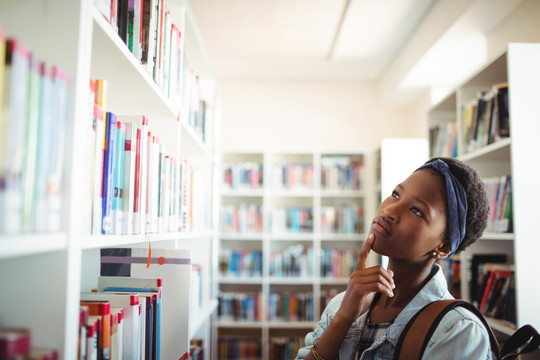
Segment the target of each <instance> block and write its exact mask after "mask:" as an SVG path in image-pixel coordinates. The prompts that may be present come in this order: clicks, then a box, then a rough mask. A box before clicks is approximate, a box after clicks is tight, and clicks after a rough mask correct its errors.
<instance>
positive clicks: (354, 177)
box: [321, 155, 364, 190]
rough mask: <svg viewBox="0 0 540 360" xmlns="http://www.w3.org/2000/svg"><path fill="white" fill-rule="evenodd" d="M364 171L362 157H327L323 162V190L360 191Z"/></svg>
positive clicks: (324, 157)
mask: <svg viewBox="0 0 540 360" xmlns="http://www.w3.org/2000/svg"><path fill="white" fill-rule="evenodd" d="M363 171H364V164H363V163H362V161H361V158H360V157H357V156H330V155H325V156H323V158H322V160H321V189H324V190H360V189H361V188H362V176H363Z"/></svg>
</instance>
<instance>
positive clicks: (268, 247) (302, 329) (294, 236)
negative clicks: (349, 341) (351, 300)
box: [217, 149, 371, 360]
mask: <svg viewBox="0 0 540 360" xmlns="http://www.w3.org/2000/svg"><path fill="white" fill-rule="evenodd" d="M324 155H345V156H353V155H354V156H356V155H357V156H360V157H362V162H363V166H364V167H363V170H362V178H361V189H360V190H359V191H357V190H354V191H351V190H342V191H341V190H340V191H335V190H323V189H321V187H320V183H321V176H320V175H321V158H322V156H324ZM368 157H369V154H368V153H367V152H365V151H364V150H343V151H342V150H338V151H336V150H324V149H317V150H296V149H266V150H257V149H250V150H237V151H235V150H230V151H224V152H223V153H222V157H221V163H222V165H223V164H224V163H225V162H231V161H235V160H236V161H254V160H258V161H260V162H262V163H263V169H264V170H263V171H264V180H263V181H264V182H263V187H262V189H255V190H251V189H247V190H242V189H239V190H234V189H233V190H231V189H224V188H223V186H222V188H221V192H220V193H221V201H222V204H223V202H224V201H225V202H227V201H229V200H228V199H231V198H234V199H242V198H243V199H250V198H252V199H253V198H255V199H257V201H258V203H260V204H262V208H263V218H264V221H263V231H262V233H254V234H253V233H251V234H242V233H220V237H219V238H220V242H219V243H220V247H225V248H229V247H236V248H244V246H243V244H248V243H249V244H250V245H249V246H252V247H253V246H256V247H258V249H260V250H262V253H263V265H262V276H260V277H239V278H236V277H222V276H220V277H219V278H218V283H219V286H227V287H228V288H229V289H230V288H238V289H242V288H245V286H251V288H253V287H258V288H260V291H261V294H262V297H263V302H264V311H265V318H264V319H265V320H264V321H256V322H248V321H241V322H240V321H239V322H234V321H221V320H218V321H217V327H218V329H225V330H226V331H227V332H228V333H230V332H236V331H239V332H240V333H242V331H243V330H245V329H252V330H255V329H257V330H259V331H260V333H258V335H259V337H260V339H261V344H262V346H261V347H262V359H264V360H266V359H268V358H269V356H270V354H269V340H270V338H271V337H272V336H273V334H281V333H283V334H285V335H284V336H287V335H290V334H291V333H294V335H295V336H302V337H303V336H305V335H306V334H307V333H308V332H309V331H311V330H313V328H314V326H315V325H316V322H317V321H318V318H319V317H320V313H321V312H322V310H324V309H321V307H320V301H319V299H320V296H321V292H322V291H323V290H324V288H328V287H332V286H334V287H337V288H338V289H340V291H342V290H345V289H346V287H347V284H348V282H349V278H348V276H347V277H343V278H323V277H321V276H320V254H321V248H322V247H323V246H324V245H327V246H329V245H330V244H331V246H332V247H334V246H337V247H347V248H351V249H353V250H359V249H360V248H361V246H362V244H363V241H364V239H365V234H364V233H360V234H329V233H322V232H321V222H320V219H321V206H324V204H323V203H324V201H325V199H333V198H336V199H356V200H355V201H357V202H355V203H359V204H361V205H362V206H363V207H364V211H366V210H367V207H366V203H367V201H368V200H367V199H366V198H367V197H369V196H371V194H370V193H368V192H367V191H366V189H367V188H369V185H368V184H367V183H366V181H369V176H367V175H366V173H367V172H368V165H367V164H366V161H369V160H368ZM276 159H280V160H283V159H284V160H289V163H295V162H299V161H300V160H302V161H305V160H306V159H309V162H310V163H312V164H313V189H275V188H274V187H273V183H272V181H273V178H272V170H273V161H274V160H276ZM285 163H287V161H285ZM221 174H223V169H221ZM278 198H279V199H282V200H284V201H285V202H291V203H292V202H295V200H296V201H298V202H300V203H301V204H305V203H309V204H310V206H312V209H313V233H285V234H274V233H272V229H271V214H272V209H273V207H272V203H273V201H274V200H276V199H278ZM368 216H370V214H369V213H368V214H366V213H364V231H365V230H366V228H365V227H366V226H368V223H367V222H366V221H368V220H367V219H369V218H368ZM289 242H290V243H302V244H304V245H306V246H312V247H313V251H314V264H313V269H314V274H313V276H312V277H306V278H303V277H298V278H294V277H283V278H276V277H272V276H270V274H269V260H270V254H271V252H272V246H273V245H277V246H279V244H280V243H281V244H286V243H289ZM227 243H229V244H227ZM273 287H276V288H280V287H282V288H284V287H286V288H290V289H291V290H293V291H294V290H298V289H302V291H303V290H304V289H309V291H310V292H312V293H313V299H314V321H307V322H306V321H294V322H282V321H279V322H278V321H268V319H267V318H268V315H267V313H266V310H267V308H268V298H269V294H270V291H271V290H272V288H273ZM238 292H242V290H239V291H238ZM218 331H219V330H218ZM250 334H251V335H253V334H254V332H253V331H251V332H250ZM276 336H277V335H276Z"/></svg>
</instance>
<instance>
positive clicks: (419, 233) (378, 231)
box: [370, 169, 446, 261]
mask: <svg viewBox="0 0 540 360" xmlns="http://www.w3.org/2000/svg"><path fill="white" fill-rule="evenodd" d="M445 229H446V188H445V186H444V183H443V179H442V178H441V177H440V176H438V175H437V174H436V173H433V172H432V171H430V170H426V169H423V170H419V171H415V172H414V173H412V174H411V175H410V176H409V177H408V178H407V179H406V180H405V181H404V182H402V183H401V184H399V185H398V186H396V188H395V189H394V191H393V192H392V194H391V195H390V196H389V197H388V198H386V199H385V200H384V201H383V202H382V203H381V205H380V206H379V209H378V210H377V214H376V216H375V218H374V219H373V223H372V224H371V229H370V233H374V234H375V242H374V243H373V250H374V251H375V252H377V253H379V254H381V255H386V256H388V257H390V258H395V259H408V260H412V261H415V260H416V261H422V260H425V259H426V258H431V254H432V252H433V251H434V250H436V249H438V248H440V247H441V246H442V245H443V244H444V239H443V236H444V232H445Z"/></svg>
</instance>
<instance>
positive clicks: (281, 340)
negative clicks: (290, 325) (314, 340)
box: [268, 337, 305, 360]
mask: <svg viewBox="0 0 540 360" xmlns="http://www.w3.org/2000/svg"><path fill="white" fill-rule="evenodd" d="M304 346H305V345H304V338H301V337H271V338H270V344H269V349H268V350H269V354H270V360H283V359H294V358H296V355H297V354H298V351H299V350H300V348H302V347H304Z"/></svg>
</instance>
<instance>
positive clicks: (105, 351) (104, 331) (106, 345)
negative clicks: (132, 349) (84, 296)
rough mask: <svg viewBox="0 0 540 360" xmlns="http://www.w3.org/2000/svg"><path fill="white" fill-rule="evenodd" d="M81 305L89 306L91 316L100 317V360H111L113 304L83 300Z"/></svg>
mask: <svg viewBox="0 0 540 360" xmlns="http://www.w3.org/2000/svg"><path fill="white" fill-rule="evenodd" d="M80 303H81V305H85V306H88V308H89V313H90V315H97V316H99V317H100V323H101V333H100V334H99V336H98V337H100V339H99V340H98V343H99V345H100V346H101V349H99V348H98V350H99V351H98V358H100V359H103V360H109V359H110V358H111V303H110V302H109V301H99V300H88V301H86V300H81V301H80Z"/></svg>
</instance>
